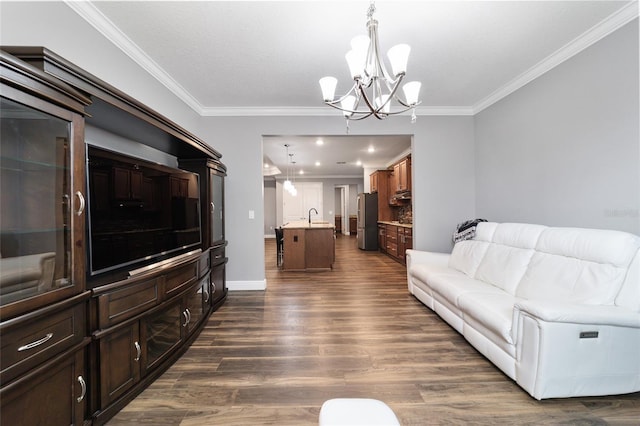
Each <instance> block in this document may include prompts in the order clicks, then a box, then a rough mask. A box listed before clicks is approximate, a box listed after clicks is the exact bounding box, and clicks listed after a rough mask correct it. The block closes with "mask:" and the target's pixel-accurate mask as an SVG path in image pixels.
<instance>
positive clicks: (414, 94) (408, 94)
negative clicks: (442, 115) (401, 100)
mask: <svg viewBox="0 0 640 426" xmlns="http://www.w3.org/2000/svg"><path fill="white" fill-rule="evenodd" d="M420 86H422V83H420V82H419V81H410V82H409V83H407V84H405V85H404V86H402V91H403V92H404V96H405V99H406V101H407V105H412V106H413V105H416V104H417V103H418V96H419V95H420Z"/></svg>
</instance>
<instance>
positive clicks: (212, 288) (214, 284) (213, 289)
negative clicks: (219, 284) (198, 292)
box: [211, 281, 216, 293]
mask: <svg viewBox="0 0 640 426" xmlns="http://www.w3.org/2000/svg"><path fill="white" fill-rule="evenodd" d="M211 291H212V292H214V293H215V292H216V283H214V282H213V281H211Z"/></svg>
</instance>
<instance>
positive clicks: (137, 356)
mask: <svg viewBox="0 0 640 426" xmlns="http://www.w3.org/2000/svg"><path fill="white" fill-rule="evenodd" d="M133 346H135V347H136V357H135V358H134V359H133V360H134V361H135V362H138V361H140V355H141V354H142V350H141V349H140V343H138V342H134V343H133Z"/></svg>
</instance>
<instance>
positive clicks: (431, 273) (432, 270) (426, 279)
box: [409, 263, 462, 286]
mask: <svg viewBox="0 0 640 426" xmlns="http://www.w3.org/2000/svg"><path fill="white" fill-rule="evenodd" d="M409 272H410V274H411V276H412V277H413V278H415V279H417V280H418V281H422V282H423V283H425V284H428V285H429V286H431V281H433V277H435V276H436V275H443V274H444V275H462V273H461V272H460V271H456V270H454V269H451V268H447V267H445V266H437V265H428V264H424V263H418V264H415V265H412V266H411V269H410V271H409Z"/></svg>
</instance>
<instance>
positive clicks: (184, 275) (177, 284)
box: [164, 262, 198, 298]
mask: <svg viewBox="0 0 640 426" xmlns="http://www.w3.org/2000/svg"><path fill="white" fill-rule="evenodd" d="M197 279H198V262H191V263H189V264H187V265H184V266H180V267H178V268H175V269H174V270H172V271H171V272H169V273H168V274H167V275H166V279H165V283H164V294H165V295H166V298H170V297H173V296H174V295H175V294H178V293H179V292H181V291H182V290H184V289H185V288H186V287H187V286H188V285H189V284H192V283H193V282H194V281H196V280H197Z"/></svg>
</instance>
